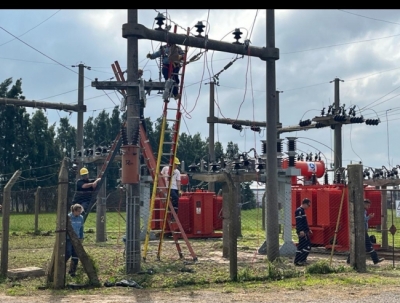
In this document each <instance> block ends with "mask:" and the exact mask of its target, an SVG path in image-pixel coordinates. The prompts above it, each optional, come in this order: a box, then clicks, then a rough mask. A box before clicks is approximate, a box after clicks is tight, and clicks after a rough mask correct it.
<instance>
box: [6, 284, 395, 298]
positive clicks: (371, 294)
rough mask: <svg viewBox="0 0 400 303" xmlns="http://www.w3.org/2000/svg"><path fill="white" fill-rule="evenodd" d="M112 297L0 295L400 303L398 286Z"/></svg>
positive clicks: (132, 292) (147, 292)
mask: <svg viewBox="0 0 400 303" xmlns="http://www.w3.org/2000/svg"><path fill="white" fill-rule="evenodd" d="M120 292H121V291H118V293H119V294H112V295H69V296H48V295H39V296H29V297H28V296H27V297H13V296H4V295H0V302H10V303H25V302H30V303H50V302H60V303H64V302H65V303H66V302H73V303H75V302H76V303H78V302H85V303H86V302H89V303H95V302H99V303H117V302H118V303H119V302H124V303H147V302H149V303H150V302H152V303H159V302H193V303H210V302H257V303H259V302H260V303H262V302H266V303H272V302H279V301H281V302H285V303H288V302H289V303H290V302H296V303H301V302H308V303H312V302H324V303H329V302H332V303H333V302H335V303H340V302H352V303H354V302H360V303H361V302H363V303H372V302H373V303H377V302H382V303H395V302H400V292H399V290H398V287H395V286H393V285H392V286H387V287H379V290H378V289H377V288H375V287H371V286H368V285H363V286H352V287H343V286H337V285H336V286H335V285H333V286H329V287H326V286H324V287H314V288H300V289H297V290H288V289H279V288H276V287H273V288H270V287H269V286H268V284H265V287H259V288H256V289H254V288H252V289H244V288H240V289H235V290H234V291H232V292H226V291H224V289H221V290H220V291H218V290H216V291H215V290H214V291H210V290H194V291H190V290H189V291H188V290H183V291H182V290H173V291H157V290H144V289H129V290H128V289H124V290H123V291H122V293H120Z"/></svg>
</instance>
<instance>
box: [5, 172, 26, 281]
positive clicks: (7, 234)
mask: <svg viewBox="0 0 400 303" xmlns="http://www.w3.org/2000/svg"><path fill="white" fill-rule="evenodd" d="M21 173H22V171H21V170H17V171H16V172H15V173H14V174H13V176H12V177H11V179H10V180H9V181H8V182H7V184H6V185H5V186H4V189H3V205H2V212H3V222H2V223H3V226H2V227H3V230H2V237H1V275H2V276H3V277H7V271H8V241H9V237H10V205H11V203H10V200H11V188H12V187H13V185H14V183H15V182H16V181H17V180H18V178H19V176H20V175H21Z"/></svg>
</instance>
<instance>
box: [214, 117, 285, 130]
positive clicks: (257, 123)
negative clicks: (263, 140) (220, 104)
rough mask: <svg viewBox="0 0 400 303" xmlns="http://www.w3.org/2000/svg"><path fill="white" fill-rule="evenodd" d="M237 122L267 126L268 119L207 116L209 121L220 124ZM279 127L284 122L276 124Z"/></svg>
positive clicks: (244, 124) (245, 124)
mask: <svg viewBox="0 0 400 303" xmlns="http://www.w3.org/2000/svg"><path fill="white" fill-rule="evenodd" d="M233 122H234V123H237V124H240V125H243V126H260V127H265V126H266V125H267V122H266V121H262V122H259V121H250V120H236V119H226V118H218V117H207V123H220V124H232V123H233ZM276 127H277V128H280V127H282V123H277V124H276Z"/></svg>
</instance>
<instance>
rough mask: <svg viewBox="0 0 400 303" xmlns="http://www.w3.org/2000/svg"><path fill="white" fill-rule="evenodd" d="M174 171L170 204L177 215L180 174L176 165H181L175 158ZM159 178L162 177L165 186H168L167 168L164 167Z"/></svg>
mask: <svg viewBox="0 0 400 303" xmlns="http://www.w3.org/2000/svg"><path fill="white" fill-rule="evenodd" d="M174 163H175V169H174V171H173V172H172V175H171V182H172V183H171V194H170V196H171V202H172V206H173V207H174V210H175V212H176V213H177V214H178V201H179V192H180V190H181V172H180V171H179V169H178V165H180V164H181V162H180V161H179V159H178V158H176V157H175V161H174ZM161 176H162V177H164V180H165V184H166V186H168V184H169V180H168V176H169V167H168V166H164V167H163V169H162V170H161Z"/></svg>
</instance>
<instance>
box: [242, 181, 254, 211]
mask: <svg viewBox="0 0 400 303" xmlns="http://www.w3.org/2000/svg"><path fill="white" fill-rule="evenodd" d="M250 184H251V182H243V183H241V184H240V185H241V189H240V193H241V197H240V199H241V201H240V203H241V204H242V210H247V209H253V208H256V206H257V203H256V198H255V195H254V192H253V191H252V190H251V188H250Z"/></svg>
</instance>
